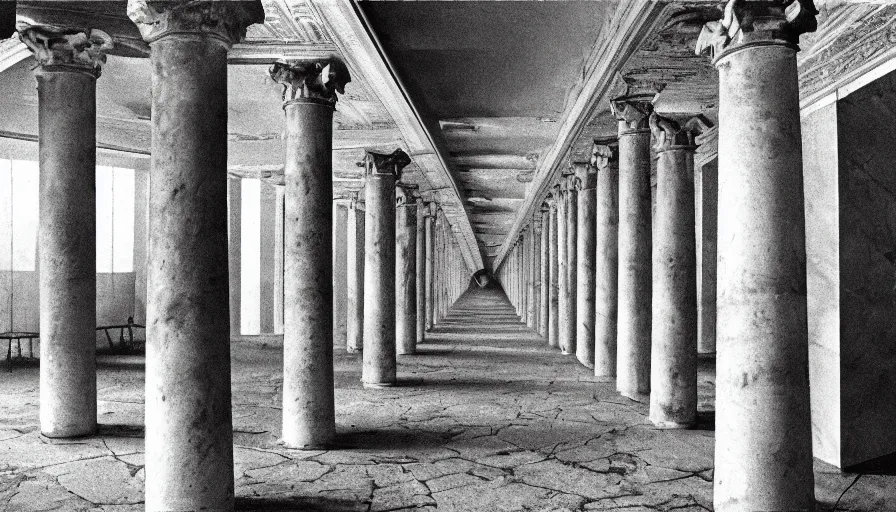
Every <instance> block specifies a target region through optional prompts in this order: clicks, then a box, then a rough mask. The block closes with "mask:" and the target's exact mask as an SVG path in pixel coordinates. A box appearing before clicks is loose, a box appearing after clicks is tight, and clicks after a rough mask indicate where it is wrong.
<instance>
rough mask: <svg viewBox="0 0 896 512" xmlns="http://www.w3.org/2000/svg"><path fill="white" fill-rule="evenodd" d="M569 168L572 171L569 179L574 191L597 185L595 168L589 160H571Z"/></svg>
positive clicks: (589, 188) (588, 188)
mask: <svg viewBox="0 0 896 512" xmlns="http://www.w3.org/2000/svg"><path fill="white" fill-rule="evenodd" d="M570 168H571V169H572V171H573V175H572V176H571V180H570V181H571V184H572V189H573V190H575V191H576V192H581V191H582V190H591V189H593V188H594V187H595V185H597V170H596V169H595V168H594V167H591V163H590V162H571V163H570Z"/></svg>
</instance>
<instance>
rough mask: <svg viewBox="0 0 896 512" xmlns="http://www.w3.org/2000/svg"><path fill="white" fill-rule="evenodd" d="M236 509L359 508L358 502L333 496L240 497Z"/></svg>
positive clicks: (330, 511) (332, 511)
mask: <svg viewBox="0 0 896 512" xmlns="http://www.w3.org/2000/svg"><path fill="white" fill-rule="evenodd" d="M235 505H236V506H235V510H238V511H240V512H261V511H264V512H273V511H278V512H287V511H288V512H338V511H340V510H357V509H358V502H357V501H356V500H352V499H347V498H342V499H340V498H333V497H305V496H301V497H300V496H296V497H254V496H253V497H238V498H237V499H236V504H235Z"/></svg>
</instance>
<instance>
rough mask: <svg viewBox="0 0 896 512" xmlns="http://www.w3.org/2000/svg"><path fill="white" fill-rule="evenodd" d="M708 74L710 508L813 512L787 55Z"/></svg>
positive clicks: (797, 154)
mask: <svg viewBox="0 0 896 512" xmlns="http://www.w3.org/2000/svg"><path fill="white" fill-rule="evenodd" d="M717 66H718V68H719V105H720V107H721V108H720V112H719V114H720V116H719V168H720V169H723V170H724V178H723V179H720V180H719V219H720V221H719V226H718V230H719V235H718V298H717V308H718V309H717V311H718V324H717V343H718V346H717V358H716V368H717V370H716V371H717V380H716V389H717V397H718V398H717V405H716V448H715V453H716V465H715V492H714V498H713V499H714V502H715V509H716V510H718V511H720V512H726V511H735V510H748V509H749V510H812V509H814V507H815V499H814V496H813V493H814V475H813V472H812V432H811V423H810V411H809V382H808V333H807V319H806V318H807V317H806V267H805V263H806V253H805V214H804V209H803V208H804V204H803V203H804V200H803V173H802V172H803V166H802V147H801V146H802V142H801V139H800V111H799V88H798V83H797V67H796V52H795V48H794V46H791V45H784V44H773V45H764V46H752V47H747V48H744V49H741V50H739V51H735V52H732V53H729V54H728V55H727V56H725V57H723V58H722V59H721V60H720V61H719V62H718V65H717Z"/></svg>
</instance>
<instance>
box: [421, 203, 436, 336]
mask: <svg viewBox="0 0 896 512" xmlns="http://www.w3.org/2000/svg"><path fill="white" fill-rule="evenodd" d="M427 206H429V207H430V209H429V212H428V214H427V215H426V218H425V234H426V272H425V275H424V278H425V279H426V282H425V283H424V284H425V287H426V293H425V296H424V298H423V300H424V302H425V304H424V306H425V308H426V330H427V331H429V330H431V329H432V327H433V325H434V324H435V322H434V315H435V297H434V296H433V293H434V291H435V290H434V286H433V280H434V279H435V268H433V265H435V229H434V227H435V226H434V224H435V218H434V216H433V211H432V203H428V204H427Z"/></svg>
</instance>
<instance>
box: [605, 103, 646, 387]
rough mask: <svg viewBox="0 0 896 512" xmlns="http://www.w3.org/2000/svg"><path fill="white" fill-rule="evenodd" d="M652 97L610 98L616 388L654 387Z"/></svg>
mask: <svg viewBox="0 0 896 512" xmlns="http://www.w3.org/2000/svg"><path fill="white" fill-rule="evenodd" d="M649 99H650V98H649V97H633V98H619V99H616V100H613V101H612V102H611V106H612V109H613V112H614V114H615V115H616V118H617V119H618V120H619V231H618V233H619V234H618V236H619V276H618V284H617V286H618V297H619V304H618V311H617V315H618V323H617V333H616V340H617V345H616V350H617V352H616V389H617V390H618V391H619V392H620V393H621V394H622V395H623V396H626V397H628V398H631V399H633V400H646V398H647V394H648V393H649V392H650V306H651V273H650V271H651V253H650V243H651V242H650V237H651V218H650V217H651V204H650V203H651V198H650V129H649V128H648V127H647V116H648V115H649V114H650V112H651V111H652V107H651V104H650V102H649Z"/></svg>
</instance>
